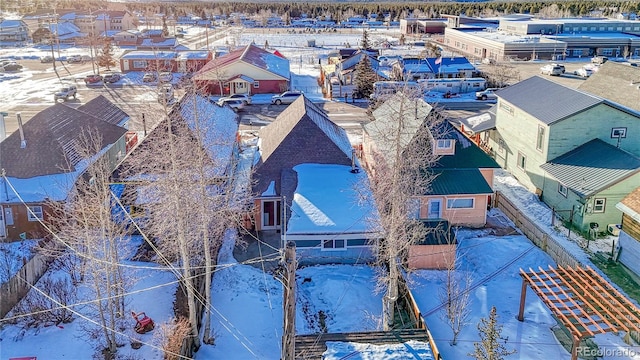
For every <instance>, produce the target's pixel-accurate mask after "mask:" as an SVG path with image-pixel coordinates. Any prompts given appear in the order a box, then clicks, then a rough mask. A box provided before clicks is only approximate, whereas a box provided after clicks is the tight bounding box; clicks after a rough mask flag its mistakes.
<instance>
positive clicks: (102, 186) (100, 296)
mask: <svg viewBox="0 0 640 360" xmlns="http://www.w3.org/2000/svg"><path fill="white" fill-rule="evenodd" d="M103 147H104V144H103V140H102V138H101V136H100V135H98V133H97V131H95V130H89V131H86V132H85V133H83V135H82V136H81V140H80V141H79V142H78V143H77V144H76V147H75V148H74V149H70V151H69V154H68V156H69V161H70V162H71V163H72V164H73V165H75V166H80V165H79V164H80V163H79V161H80V160H82V161H85V162H89V165H88V167H87V169H86V170H85V172H84V174H83V175H82V176H81V177H80V178H79V179H78V180H77V181H76V184H75V188H74V191H73V193H72V195H70V197H69V198H68V199H67V201H66V202H65V203H55V202H52V203H51V204H50V207H51V209H52V211H51V216H50V217H49V221H50V222H51V224H52V226H53V227H54V228H56V229H57V232H58V236H57V238H58V239H64V240H63V241H64V242H65V246H66V247H67V249H68V251H67V256H69V260H70V261H73V260H74V259H75V260H77V261H78V262H77V263H76V264H77V267H76V268H75V269H74V270H73V271H80V272H83V273H84V274H86V276H85V277H84V280H85V282H87V283H88V284H90V286H91V290H92V291H93V293H94V297H95V298H96V301H95V302H93V303H92V306H93V308H94V309H95V311H96V314H97V318H98V323H99V324H100V330H101V332H102V336H103V338H102V339H101V340H102V341H103V343H102V344H101V345H100V346H101V347H102V349H100V350H103V351H107V352H109V353H111V354H115V353H116V351H117V347H118V340H117V338H116V331H115V329H116V328H117V327H118V323H119V322H120V321H122V319H123V317H124V314H125V292H126V288H127V286H128V285H127V284H128V280H127V279H126V278H125V276H124V274H123V272H122V268H121V266H120V264H121V262H122V261H123V260H124V258H125V254H122V251H121V249H123V248H124V238H125V236H126V232H125V229H124V228H123V226H122V225H121V224H118V223H116V222H115V221H114V220H113V218H112V216H111V202H110V199H111V189H110V186H109V184H110V176H111V171H112V169H113V166H114V164H113V162H112V161H113V159H111V158H110V157H109V156H107V155H105V154H102V149H103ZM81 277H82V276H81Z"/></svg>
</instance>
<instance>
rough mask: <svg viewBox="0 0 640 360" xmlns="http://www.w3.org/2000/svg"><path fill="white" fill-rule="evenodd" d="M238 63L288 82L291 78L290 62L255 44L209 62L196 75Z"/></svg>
mask: <svg viewBox="0 0 640 360" xmlns="http://www.w3.org/2000/svg"><path fill="white" fill-rule="evenodd" d="M238 61H242V62H245V63H247V64H250V65H254V66H256V67H258V68H261V69H264V70H266V71H268V72H270V73H273V74H275V75H277V76H280V77H282V78H285V79H287V80H288V79H289V77H290V76H291V74H290V72H289V60H287V59H285V58H283V57H281V56H278V55H274V54H272V53H270V52H268V51H266V50H264V49H261V48H259V47H257V46H255V45H253V44H250V45H247V46H245V47H244V48H239V49H236V50H233V51H230V52H229V53H228V54H225V55H223V56H220V57H217V58H215V59H213V60H211V61H209V62H208V63H207V64H206V65H205V66H203V67H202V69H200V71H198V72H197V73H196V75H200V74H203V73H206V72H209V71H211V70H213V69H217V68H221V67H224V66H227V65H229V64H232V63H235V62H238ZM230 75H234V74H230Z"/></svg>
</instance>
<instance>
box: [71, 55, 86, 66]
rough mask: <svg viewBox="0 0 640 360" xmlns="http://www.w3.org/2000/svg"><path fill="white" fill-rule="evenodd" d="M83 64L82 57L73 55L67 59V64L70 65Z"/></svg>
mask: <svg viewBox="0 0 640 360" xmlns="http://www.w3.org/2000/svg"><path fill="white" fill-rule="evenodd" d="M82 62H83V61H82V55H71V56H69V57H68V58H67V63H69V64H80V63H82Z"/></svg>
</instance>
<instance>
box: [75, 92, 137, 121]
mask: <svg viewBox="0 0 640 360" xmlns="http://www.w3.org/2000/svg"><path fill="white" fill-rule="evenodd" d="M77 110H78V111H82V112H83V113H85V114H87V115H91V116H95V117H97V118H99V119H101V120H102V121H106V122H108V123H109V124H112V125H118V126H124V125H125V124H126V122H127V121H128V120H129V115H128V114H127V113H126V112H124V111H122V109H120V108H119V107H117V106H116V105H115V104H114V103H112V102H111V101H109V100H108V99H107V98H106V97H104V95H98V96H97V97H95V98H93V99H91V101H89V102H87V103H85V104H82V105H81V106H80V107H78V109H77Z"/></svg>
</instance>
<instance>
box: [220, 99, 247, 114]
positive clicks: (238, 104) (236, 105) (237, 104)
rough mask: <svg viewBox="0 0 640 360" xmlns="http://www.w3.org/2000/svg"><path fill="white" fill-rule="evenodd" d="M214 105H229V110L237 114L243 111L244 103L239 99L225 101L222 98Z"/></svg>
mask: <svg viewBox="0 0 640 360" xmlns="http://www.w3.org/2000/svg"><path fill="white" fill-rule="evenodd" d="M216 104H218V106H225V105H229V107H230V108H231V109H233V111H235V112H238V111H240V110H242V109H244V106H245V103H244V101H242V100H240V99H225V98H222V99H220V100H218V101H217V102H216Z"/></svg>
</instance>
